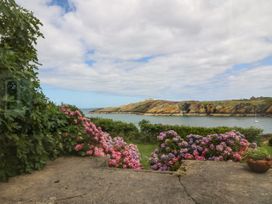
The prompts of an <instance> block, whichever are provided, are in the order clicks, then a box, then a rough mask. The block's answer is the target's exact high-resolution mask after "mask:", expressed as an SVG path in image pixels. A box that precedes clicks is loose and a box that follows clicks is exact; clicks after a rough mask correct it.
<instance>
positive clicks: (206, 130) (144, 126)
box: [139, 120, 263, 143]
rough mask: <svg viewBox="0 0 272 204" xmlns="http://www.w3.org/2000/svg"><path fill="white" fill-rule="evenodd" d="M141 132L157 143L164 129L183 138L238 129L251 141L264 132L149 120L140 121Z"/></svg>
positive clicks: (254, 129)
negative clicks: (151, 121) (161, 122)
mask: <svg viewBox="0 0 272 204" xmlns="http://www.w3.org/2000/svg"><path fill="white" fill-rule="evenodd" d="M139 126H140V132H141V134H142V135H144V137H145V141H146V142H150V143H156V140H157V138H156V137H157V135H159V133H160V132H162V131H167V130H174V131H176V132H177V133H178V134H179V135H180V136H181V137H182V138H185V137H186V136H187V135H189V134H195V135H202V136H206V135H209V134H220V133H225V132H228V131H231V130H236V131H239V132H240V133H242V134H243V135H245V137H246V138H247V140H248V141H249V142H257V143H259V141H260V136H261V134H262V133H263V130H262V129H259V128H254V127H250V128H241V127H191V126H183V125H162V124H151V123H150V122H149V121H147V120H142V121H140V122H139Z"/></svg>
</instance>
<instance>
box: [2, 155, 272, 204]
mask: <svg viewBox="0 0 272 204" xmlns="http://www.w3.org/2000/svg"><path fill="white" fill-rule="evenodd" d="M184 166H185V167H186V169H187V170H186V173H185V174H184V172H180V173H181V175H182V176H177V175H175V174H171V173H156V172H152V171H133V170H121V169H113V168H107V167H106V164H105V160H103V159H96V158H91V159H90V158H82V157H62V158H59V159H57V160H55V161H53V162H49V163H48V165H47V166H46V167H45V168H44V169H43V170H41V171H35V172H34V173H32V174H29V175H22V176H17V177H14V178H11V179H10V180H9V182H8V183H0V204H9V203H12V204H13V203H17V204H19V203H21V204H27V203H30V204H33V203H37V204H49V203H50V204H55V203H90V204H96V203H98V204H100V203H101V204H104V203H105V204H107V203H110V204H111V203H112V204H125V203H132V204H134V203H135V204H136V203H137V204H138V203H144V204H145V203H146V204H149V203H155V204H160V203H162V204H168V203H169V204H175V203H179V204H183V203H184V204H187V203H188V204H190V203H203V204H206V203H207V204H210V203H220V204H222V203H235V204H236V203H242V204H243V203H245V204H248V203H254V204H257V203H264V204H266V203H267V204H271V203H272V170H269V172H268V173H267V174H255V173H251V172H249V171H248V169H247V168H246V167H245V166H244V165H242V164H239V163H234V162H201V161H186V162H185V163H184Z"/></svg>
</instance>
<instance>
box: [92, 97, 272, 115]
mask: <svg viewBox="0 0 272 204" xmlns="http://www.w3.org/2000/svg"><path fill="white" fill-rule="evenodd" d="M92 112H95V113H134V114H144V115H184V116H194V115H195V116H206V115H210V116H254V115H255V113H256V114H257V115H258V116H272V97H259V98H254V97H252V98H251V99H241V100H225V101H166V100H145V101H142V102H138V103H131V104H128V105H124V106H120V107H109V108H101V109H96V110H94V111H92Z"/></svg>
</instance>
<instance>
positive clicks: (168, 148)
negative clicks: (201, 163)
mask: <svg viewBox="0 0 272 204" xmlns="http://www.w3.org/2000/svg"><path fill="white" fill-rule="evenodd" d="M157 139H158V141H159V145H160V146H159V148H158V149H156V150H155V151H154V152H153V153H152V154H151V158H150V164H151V168H152V169H154V170H161V171H164V170H175V169H177V168H178V167H179V166H180V163H181V161H182V160H184V159H193V160H215V161H226V160H233V161H240V160H241V158H242V155H243V154H244V153H245V151H246V150H247V148H248V147H249V146H250V145H251V146H253V147H254V146H256V144H250V143H249V142H248V141H247V140H246V139H245V136H244V135H242V134H241V133H239V132H236V131H231V132H227V133H224V134H213V135H208V136H206V137H203V136H200V135H192V134H191V135H188V136H187V137H186V138H185V139H181V137H180V136H179V135H178V134H177V133H176V132H175V131H172V130H170V131H167V132H162V133H160V135H159V136H158V137H157Z"/></svg>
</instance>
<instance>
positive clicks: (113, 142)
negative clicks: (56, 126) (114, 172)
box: [61, 106, 142, 169]
mask: <svg viewBox="0 0 272 204" xmlns="http://www.w3.org/2000/svg"><path fill="white" fill-rule="evenodd" d="M61 111H62V112H64V113H65V114H66V115H67V116H69V117H70V118H71V119H72V121H73V122H74V124H75V125H81V126H82V127H83V128H84V131H85V133H86V134H87V136H88V137H87V139H83V141H80V143H78V144H76V145H75V147H74V150H75V151H76V152H78V153H79V154H80V155H83V156H84V155H89V156H96V157H104V156H107V157H108V158H109V160H108V164H109V166H110V167H119V168H132V169H141V168H142V167H141V163H140V154H139V150H138V148H137V146H136V145H133V144H127V143H126V142H125V141H124V140H123V138H121V137H115V138H112V137H111V136H110V135H109V134H108V133H106V132H103V131H102V130H101V128H100V127H96V125H95V124H94V123H92V122H91V121H90V119H88V118H86V117H84V116H83V115H82V114H81V113H80V111H78V110H76V111H72V110H71V109H70V108H69V107H68V106H62V107H61Z"/></svg>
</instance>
